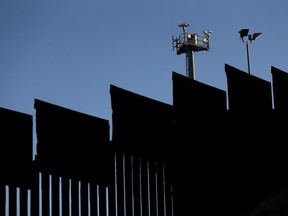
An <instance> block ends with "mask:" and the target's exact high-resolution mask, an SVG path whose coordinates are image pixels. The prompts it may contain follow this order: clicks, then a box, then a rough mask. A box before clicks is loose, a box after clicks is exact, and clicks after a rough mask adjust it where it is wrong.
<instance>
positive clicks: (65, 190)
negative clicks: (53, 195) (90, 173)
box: [61, 177, 70, 216]
mask: <svg viewBox="0 0 288 216" xmlns="http://www.w3.org/2000/svg"><path fill="white" fill-rule="evenodd" d="M61 186H62V187H61V191H62V192H61V195H62V196H61V198H62V202H61V203H62V215H63V216H69V202H70V199H69V193H70V191H69V187H70V180H69V179H68V178H67V177H62V178H61Z"/></svg>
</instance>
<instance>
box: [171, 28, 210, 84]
mask: <svg viewBox="0 0 288 216" xmlns="http://www.w3.org/2000/svg"><path fill="white" fill-rule="evenodd" d="M178 26H179V27H181V28H182V31H183V33H182V34H180V35H179V36H178V37H174V36H172V48H173V51H174V49H176V53H177V55H181V54H183V53H185V55H186V75H187V77H189V78H191V79H193V80H195V79H196V76H195V66H194V53H195V52H199V51H204V50H206V51H209V50H210V43H209V41H210V36H211V34H212V33H213V32H212V31H211V30H207V31H203V33H204V36H199V35H198V34H195V33H193V34H191V33H186V29H187V28H188V27H189V26H190V24H189V23H182V24H179V25H178Z"/></svg>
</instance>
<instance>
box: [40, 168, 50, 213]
mask: <svg viewBox="0 0 288 216" xmlns="http://www.w3.org/2000/svg"><path fill="white" fill-rule="evenodd" d="M49 177H50V176H49V174H46V173H42V174H41V191H42V199H41V200H42V215H43V216H49V215H50V178H49Z"/></svg>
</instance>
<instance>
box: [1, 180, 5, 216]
mask: <svg viewBox="0 0 288 216" xmlns="http://www.w3.org/2000/svg"><path fill="white" fill-rule="evenodd" d="M5 188H6V186H5V185H4V184H2V182H1V179H0V215H5V202H6V193H5V192H6V189H5Z"/></svg>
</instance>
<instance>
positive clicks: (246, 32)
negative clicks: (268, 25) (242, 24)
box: [239, 29, 249, 39]
mask: <svg viewBox="0 0 288 216" xmlns="http://www.w3.org/2000/svg"><path fill="white" fill-rule="evenodd" d="M248 32H249V29H241V30H240V31H239V34H240V37H241V38H242V39H243V37H245V36H248Z"/></svg>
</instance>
